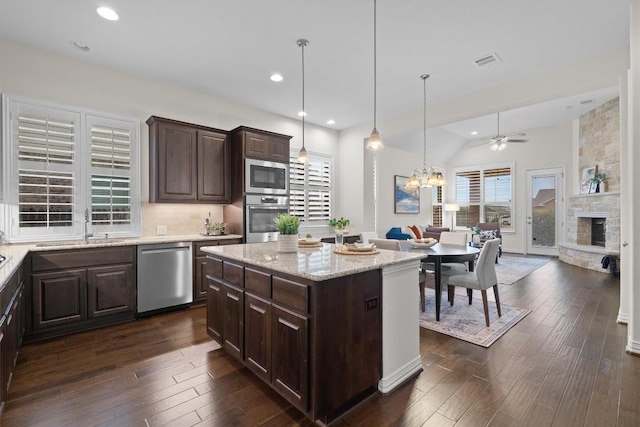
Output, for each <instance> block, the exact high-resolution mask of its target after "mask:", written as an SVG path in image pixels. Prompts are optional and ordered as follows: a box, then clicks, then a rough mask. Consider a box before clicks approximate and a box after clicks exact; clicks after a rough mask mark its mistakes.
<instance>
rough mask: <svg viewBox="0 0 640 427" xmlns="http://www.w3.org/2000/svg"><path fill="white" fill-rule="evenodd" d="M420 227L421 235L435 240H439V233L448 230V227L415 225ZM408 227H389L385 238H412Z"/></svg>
mask: <svg viewBox="0 0 640 427" xmlns="http://www.w3.org/2000/svg"><path fill="white" fill-rule="evenodd" d="M415 227H419V228H420V232H421V233H422V237H423V238H426V237H431V238H434V239H437V240H440V233H442V232H443V231H449V227H433V226H427V227H423V226H415ZM408 228H409V227H391V230H389V231H387V234H386V236H385V237H386V238H387V239H396V240H407V239H413V234H410V232H409V230H408Z"/></svg>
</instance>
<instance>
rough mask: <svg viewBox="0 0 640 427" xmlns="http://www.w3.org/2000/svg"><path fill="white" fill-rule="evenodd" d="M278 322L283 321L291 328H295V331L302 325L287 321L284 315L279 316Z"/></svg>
mask: <svg viewBox="0 0 640 427" xmlns="http://www.w3.org/2000/svg"><path fill="white" fill-rule="evenodd" d="M278 322H280V323H282V324H283V325H285V326H288V327H289V328H291V329H293V330H294V331H297V330H298V329H300V326H298V325H294V324H293V323H291V322H287V321H286V320H284V319H283V318H282V317H278Z"/></svg>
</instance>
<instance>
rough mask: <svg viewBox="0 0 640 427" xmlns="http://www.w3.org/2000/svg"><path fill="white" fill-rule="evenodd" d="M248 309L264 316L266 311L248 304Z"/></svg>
mask: <svg viewBox="0 0 640 427" xmlns="http://www.w3.org/2000/svg"><path fill="white" fill-rule="evenodd" d="M249 307H250V308H251V309H252V310H255V311H257V312H258V313H260V314H265V313H266V312H267V310H265V309H264V308H262V307H258V306H257V305H254V304H249Z"/></svg>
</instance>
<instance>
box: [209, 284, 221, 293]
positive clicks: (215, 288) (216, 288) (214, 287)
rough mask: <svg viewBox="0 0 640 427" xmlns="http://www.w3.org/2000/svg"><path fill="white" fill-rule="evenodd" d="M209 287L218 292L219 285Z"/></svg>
mask: <svg viewBox="0 0 640 427" xmlns="http://www.w3.org/2000/svg"><path fill="white" fill-rule="evenodd" d="M211 289H213V290H214V291H216V292H218V291H219V290H220V286H213V285H211Z"/></svg>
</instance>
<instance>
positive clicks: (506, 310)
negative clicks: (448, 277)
mask: <svg viewBox="0 0 640 427" xmlns="http://www.w3.org/2000/svg"><path fill="white" fill-rule="evenodd" d="M463 290H464V289H463ZM465 292H466V291H465ZM487 293H493V291H491V290H490V291H488V292H487ZM446 295H447V293H446V291H445V292H443V293H442V306H441V307H440V321H439V322H436V315H435V313H436V309H435V292H434V290H433V289H429V288H427V289H425V299H426V301H427V304H426V308H425V311H424V313H423V312H420V326H421V327H423V328H426V329H430V330H432V331H435V332H440V333H441V334H445V335H449V336H452V337H454V338H458V339H461V340H464V341H468V342H470V343H473V344H476V345H479V346H482V347H489V346H490V345H491V344H493V343H494V342H495V341H496V340H497V339H498V338H500V337H501V336H502V335H504V334H505V333H506V332H507V331H508V330H509V329H511V328H512V327H513V326H515V324H516V323H518V322H519V321H520V320H522V319H523V318H524V317H525V316H526V315H527V314H529V313H530V312H531V310H524V309H521V308H516V307H511V306H509V305H506V304H500V307H501V308H502V316H501V317H498V312H497V310H496V304H495V302H493V301H489V323H490V325H491V326H489V327H488V328H487V327H486V325H485V322H484V309H483V307H482V300H481V299H477V298H473V300H472V302H473V303H472V304H471V305H469V300H468V299H467V297H466V293H465V294H463V295H458V294H457V293H456V298H455V302H454V304H453V306H450V305H449V303H448V302H447V296H446ZM418 310H419V308H418Z"/></svg>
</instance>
